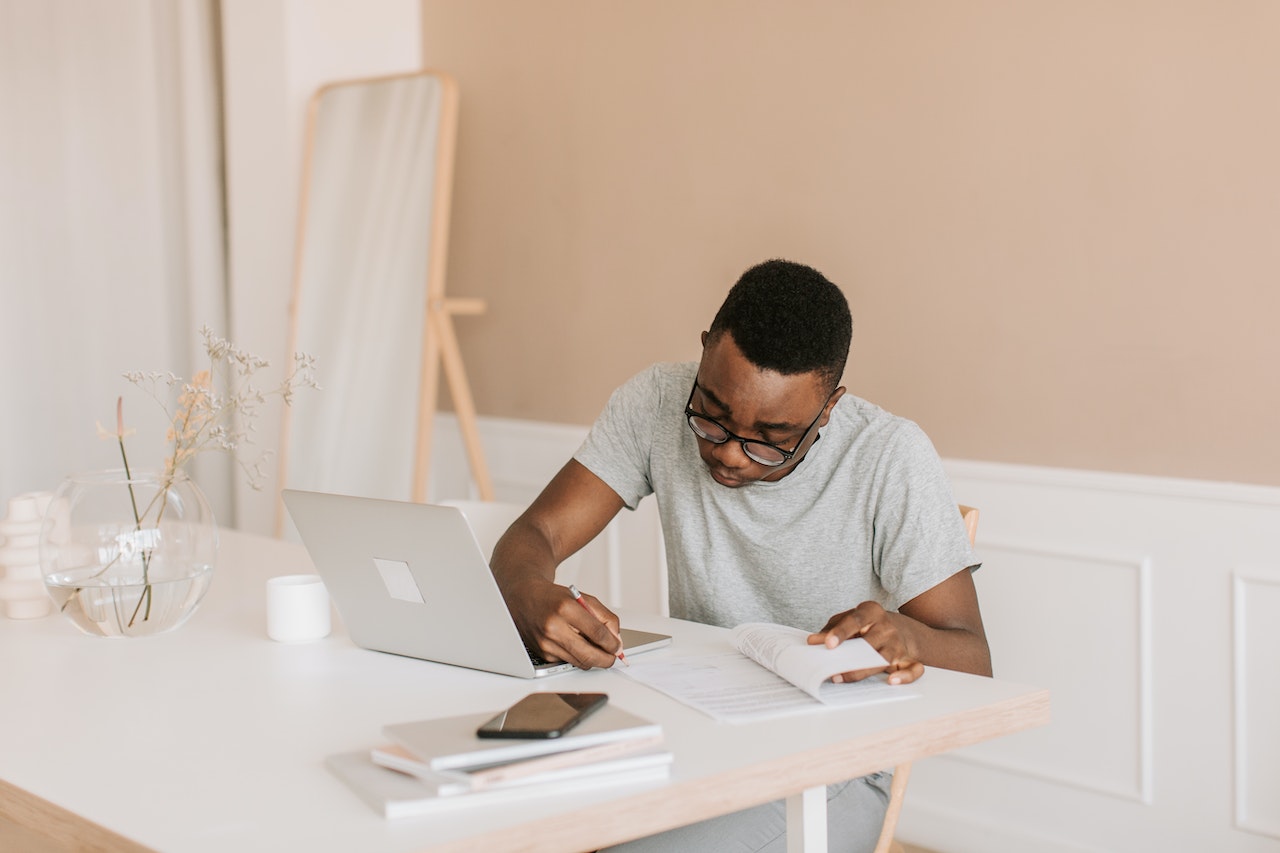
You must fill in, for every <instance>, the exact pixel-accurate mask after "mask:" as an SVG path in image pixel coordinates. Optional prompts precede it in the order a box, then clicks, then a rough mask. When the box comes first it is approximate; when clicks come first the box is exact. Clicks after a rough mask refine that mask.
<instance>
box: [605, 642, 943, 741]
mask: <svg viewBox="0 0 1280 853" xmlns="http://www.w3.org/2000/svg"><path fill="white" fill-rule="evenodd" d="M775 627H776V626H775ZM786 630H791V629H786ZM801 634H802V637H801V639H802V640H803V632H801ZM881 665H883V664H881ZM833 671H834V672H843V671H845V670H841V669H838V668H837V669H836V670H833ZM617 672H618V673H619V674H620V675H622V676H624V677H626V678H631V679H632V680H634V681H639V682H641V683H642V684H647V685H648V686H650V687H652V688H653V689H655V690H658V691H661V692H662V693H665V694H666V695H668V696H670V697H671V698H673V699H675V700H677V701H679V702H682V703H684V704H685V705H688V706H689V707H691V708H694V709H696V710H698V711H701V712H702V713H704V714H706V715H708V716H710V717H712V718H714V719H716V720H720V721H722V722H730V723H739V722H750V721H752V720H760V719H768V718H770V717H781V716H789V715H792V714H802V713H811V712H814V711H821V710H823V709H825V708H828V707H831V706H840V707H848V706H851V705H860V704H866V703H872V702H883V701H886V700H894V699H906V698H909V697H911V696H917V695H919V693H918V692H917V691H915V690H913V689H912V688H909V687H907V686H903V685H890V684H889V683H888V682H886V681H883V680H881V679H868V680H865V681H859V682H855V683H851V684H832V683H831V682H826V683H825V684H823V685H821V686H820V688H819V692H820V693H821V694H822V699H821V700H819V699H817V698H815V697H814V696H811V695H810V694H808V693H806V692H805V691H803V690H801V689H800V688H798V687H796V686H795V685H794V684H792V683H791V682H789V681H787V680H786V679H785V678H782V677H781V676H779V675H776V674H775V673H773V672H771V671H770V670H768V669H766V668H765V667H764V666H762V665H760V664H758V663H756V662H755V661H754V660H752V659H751V658H749V657H747V656H746V655H744V654H743V653H741V652H739V651H737V650H736V649H733V648H729V647H728V645H727V644H726V646H725V648H724V649H723V650H712V651H704V652H692V653H681V654H675V655H655V656H653V657H650V656H648V655H644V656H640V657H637V658H636V659H635V660H633V661H632V662H631V667H630V668H629V669H622V670H617Z"/></svg>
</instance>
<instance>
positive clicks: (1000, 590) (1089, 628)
mask: <svg viewBox="0 0 1280 853" xmlns="http://www.w3.org/2000/svg"><path fill="white" fill-rule="evenodd" d="M981 553H982V556H983V568H982V569H981V570H979V572H978V573H977V575H976V576H975V582H976V583H977V585H978V593H979V597H980V601H981V604H982V612H983V621H984V623H985V624H986V628H987V638H988V642H989V644H990V646H991V648H992V650H993V663H994V666H995V669H996V673H997V675H998V676H999V677H1001V678H1007V679H1009V680H1011V681H1022V682H1026V683H1029V684H1040V685H1043V686H1045V687H1048V688H1049V689H1050V691H1051V692H1052V696H1053V720H1054V724H1053V726H1052V727H1051V728H1044V729H1036V730H1033V731H1029V732H1025V733H1023V734H1021V735H1019V736H1018V737H1017V738H1008V739H1003V740H997V741H991V742H989V743H985V744H981V745H978V746H976V747H972V748H970V749H968V750H964V751H963V752H962V753H959V754H960V755H962V756H964V757H966V758H968V759H970V760H974V761H981V762H985V763H987V764H990V765H993V766H996V767H1001V768H1004V769H1007V770H1012V771H1016V772H1018V773H1022V774H1026V775H1030V776H1036V777H1040V778H1046V779H1049V780H1051V781H1056V782H1061V783H1064V784H1070V785H1077V786H1080V787H1083V788H1085V789H1087V790H1094V791H1098V792H1100V793H1105V794H1109V795H1113V796H1119V797H1126V798H1129V799H1134V800H1139V801H1143V802H1146V801H1149V799H1150V796H1151V791H1150V780H1151V762H1150V743H1151V726H1150V719H1149V714H1148V709H1149V707H1150V703H1151V696H1150V684H1151V662H1150V656H1149V654H1148V641H1147V637H1148V634H1149V618H1148V613H1149V610H1150V595H1149V575H1150V571H1149V569H1150V566H1149V561H1148V560H1147V559H1146V558H1144V557H1140V556H1129V555H1124V554H1102V553H1092V554H1091V553H1083V552H1080V551H1078V550H1070V549H1064V548H1061V547H1058V546H1053V545H1045V546H1040V547H1029V546H1019V545H1001V544H999V543H994V544H992V543H988V544H987V545H985V546H984V547H983V548H982V549H981ZM1099 591H1102V592H1103V594H1102V595H1099ZM1098 625H1108V626H1112V628H1111V629H1110V630H1107V631H1097V630H1094V628H1095V626H1098ZM1103 672H1105V673H1106V678H1107V682H1108V684H1107V685H1106V686H1102V685H1100V684H1099V682H1098V676H1099V674H1100V673H1103Z"/></svg>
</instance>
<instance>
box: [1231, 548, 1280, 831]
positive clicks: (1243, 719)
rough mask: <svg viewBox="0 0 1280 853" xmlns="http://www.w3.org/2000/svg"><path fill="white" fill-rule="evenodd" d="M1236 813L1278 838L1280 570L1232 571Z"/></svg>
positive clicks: (1248, 826)
mask: <svg viewBox="0 0 1280 853" xmlns="http://www.w3.org/2000/svg"><path fill="white" fill-rule="evenodd" d="M1234 592H1235V612H1234V617H1235V678H1236V683H1235V703H1236V707H1235V712H1236V730H1235V736H1236V777H1235V798H1236V803H1235V815H1236V825H1237V826H1239V827H1240V828H1241V829H1245V830H1248V831H1250V832H1256V833H1259V834H1261V835H1266V836H1269V837H1271V838H1275V839H1280V571H1276V570H1274V569H1273V570H1271V571H1265V570H1258V569H1241V570H1240V571H1238V572H1236V574H1235V582H1234Z"/></svg>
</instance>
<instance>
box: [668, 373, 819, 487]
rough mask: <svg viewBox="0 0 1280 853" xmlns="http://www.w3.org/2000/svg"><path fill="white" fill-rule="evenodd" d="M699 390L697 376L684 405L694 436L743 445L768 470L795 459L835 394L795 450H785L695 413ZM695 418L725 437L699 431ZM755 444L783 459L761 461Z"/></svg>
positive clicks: (715, 441) (810, 425) (686, 417)
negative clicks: (754, 448)
mask: <svg viewBox="0 0 1280 853" xmlns="http://www.w3.org/2000/svg"><path fill="white" fill-rule="evenodd" d="M697 390H698V378H697V377H696V376H695V377H694V378H693V387H692V388H690V389H689V399H688V400H687V401H685V404H684V417H685V422H686V423H688V424H689V429H690V430H692V431H693V434H694V435H696V436H697V437H698V438H701V439H702V440H703V441H709V442H711V443H712V444H725V443H727V442H729V441H730V440H733V441H736V442H738V443H739V444H741V445H742V452H743V453H745V454H746V455H747V458H748V459H750V460H751V461H753V462H757V463H759V464H761V465H764V466H766V467H768V468H781V467H782V466H783V465H786V464H787V463H788V462H790V461H791V460H792V459H793V458H794V457H795V455H796V454H797V453H799V452H800V448H801V447H804V443H805V441H807V440H808V438H809V433H811V432H813V429H814V427H816V426H817V425H818V421H820V420H822V413H823V412H825V411H826V410H827V403H829V402H831V394H834V393H835V392H834V391H832V392H831V394H828V395H827V399H825V400H823V401H822V408H821V409H818V414H817V416H816V417H815V418H814V419H813V422H812V423H810V424H809V426H808V427H806V428H805V431H804V435H802V436H800V440H799V441H797V442H796V446H795V449H794V450H784V449H783V448H781V447H779V446H778V445H776V444H770V443H769V442H767V441H761V440H760V439H758V438H743V437H742V436H740V435H736V434H735V433H732V432H730V431H729V430H727V429H725V427H724V424H722V423H720V422H719V421H717V420H716V419H715V418H711V417H707V416H706V415H704V414H702V413H701V412H696V411H694V409H693V394H694V392H695V391H697ZM695 418H696V419H697V420H700V421H705V422H707V423H709V424H711V425H712V426H714V427H715V428H716V429H718V430H720V431H721V432H722V433H724V436H723V437H721V438H720V439H715V438H712V437H711V436H710V435H707V433H706V432H705V431H703V430H701V429H699V428H698V426H697V425H696V424H695V423H694V419H695ZM753 444H754V445H758V446H760V447H767V448H769V449H770V450H773V451H776V452H777V453H779V454H781V455H782V458H781V459H779V460H777V461H776V462H775V461H773V460H771V459H761V458H760V457H759V456H757V455H756V454H754V453H752V452H751V445H753Z"/></svg>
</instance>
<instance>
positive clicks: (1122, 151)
mask: <svg viewBox="0 0 1280 853" xmlns="http://www.w3.org/2000/svg"><path fill="white" fill-rule="evenodd" d="M423 18H424V28H425V33H424V37H425V42H424V50H423V55H424V58H425V61H426V63H427V64H428V65H429V66H432V67H437V68H443V69H446V70H449V71H451V72H453V73H454V74H455V75H456V76H457V77H458V80H459V83H460V86H461V92H462V120H461V122H462V123H461V131H460V149H459V161H458V173H457V178H456V196H455V206H454V231H453V241H452V249H451V259H450V271H451V280H450V290H451V291H452V292H453V293H454V294H455V295H460V296H472V295H474V296H482V297H484V298H486V299H487V300H488V301H489V304H490V312H489V314H488V315H487V316H485V317H482V318H461V319H460V320H459V321H458V328H459V333H460V335H461V337H462V341H463V347H464V353H465V358H466V360H467V366H468V370H469V372H470V374H471V378H472V383H473V386H474V390H475V395H476V399H477V404H478V406H479V409H480V412H481V414H484V415H492V416H500V417H509V418H527V419H533V420H540V421H552V422H563V423H578V424H585V423H589V422H590V421H591V419H592V418H593V417H594V416H595V414H596V412H597V411H598V409H599V408H600V406H601V405H602V404H603V402H604V400H605V398H606V396H607V394H608V392H609V391H610V390H611V389H612V388H613V386H614V385H616V384H617V383H619V382H620V381H622V380H623V379H624V378H626V377H627V376H628V375H630V374H631V373H632V372H634V371H635V370H637V369H639V368H640V367H642V366H644V365H645V364H648V363H649V362H651V361H655V360H678V359H688V358H694V357H696V356H697V353H698V348H697V335H698V332H699V331H701V330H702V329H703V328H705V327H706V325H707V323H708V322H709V321H710V318H711V316H712V314H713V313H714V310H715V308H716V307H717V306H718V305H719V302H720V300H721V299H722V298H723V295H724V293H725V291H726V290H727V288H728V287H729V285H731V284H732V282H733V280H734V279H735V278H736V276H737V275H738V274H739V273H740V272H741V271H742V270H743V269H744V268H745V267H747V266H749V265H750V264H752V263H754V262H756V261H758V260H762V259H764V258H768V257H776V256H783V257H790V258H793V259H796V260H801V261H804V262H807V263H810V264H813V265H814V266H816V267H818V268H819V269H821V270H822V271H823V272H825V273H826V274H827V275H828V276H829V277H830V278H832V279H833V280H834V281H836V282H837V283H838V284H840V285H841V286H842V287H843V288H844V290H845V292H846V294H847V295H848V297H849V299H850V302H851V305H852V308H853V313H854V323H855V331H854V349H853V353H852V357H851V363H850V367H849V370H848V373H847V375H846V382H847V384H848V385H849V386H850V388H851V390H852V391H853V393H855V394H858V395H859V396H863V397H866V398H868V399H871V400H874V401H876V402H878V403H880V404H881V405H883V406H885V407H886V408H888V409H890V410H892V411H895V412H897V413H899V414H902V415H905V416H907V417H910V418H912V419H914V420H916V421H918V422H919V423H920V424H921V425H922V426H923V427H924V428H925V430H926V431H928V433H929V434H930V435H931V436H932V437H933V439H934V442H935V444H936V445H937V447H938V450H939V452H940V453H942V454H943V455H944V456H947V457H952V458H968V459H983V460H993V461H1003V462H1014V463H1026V464H1033V465H1047V466H1063V467H1073V468H1084V469H1098V470H1114V471H1127V472H1136V473H1146V474H1157V475H1166V476H1176V477H1192V478H1203V479H1211V480H1228V481H1240V482H1253V483H1264V484H1272V485H1277V484H1280V399H1278V396H1277V382H1276V372H1277V367H1278V366H1280V338H1277V336H1276V335H1275V334H1274V329H1275V328H1276V327H1277V325H1278V324H1280V288H1277V287H1276V279H1277V274H1278V273H1280V228H1278V226H1280V42H1278V41H1277V38H1278V34H1280V3H1275V2H1271V0H1258V1H1257V2H1243V0H1199V1H1198V2H1191V1H1190V0H1188V1H1187V2H1162V0H1144V1H1143V2H1137V0H1135V1H1134V2H1111V1H1110V0H1108V2H1073V3H1027V2H1023V1H1022V0H1004V2H1000V0H981V2H978V0H974V2H942V1H941V0H939V2H933V3H900V2H899V3H895V2H887V0H884V1H883V2H857V3H855V2H836V0H829V2H818V0H804V2H777V0H681V2H674V0H673V2H659V3H652V2H650V3H638V2H627V3H623V2H593V1H592V0H539V2H536V3H530V2H525V0H469V2H467V3H459V2H456V0H424V7H423Z"/></svg>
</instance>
